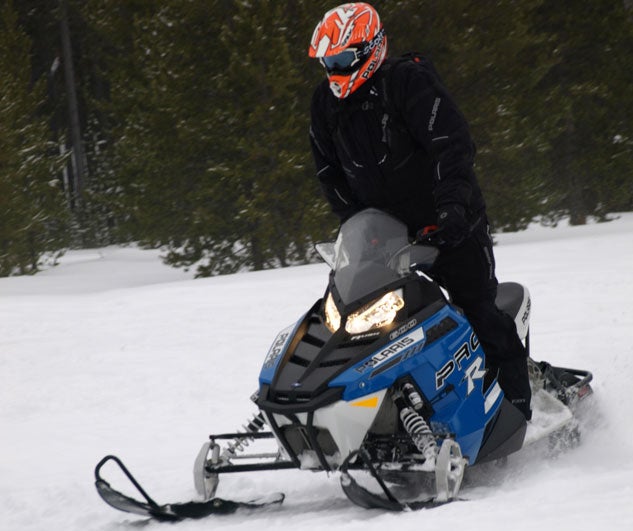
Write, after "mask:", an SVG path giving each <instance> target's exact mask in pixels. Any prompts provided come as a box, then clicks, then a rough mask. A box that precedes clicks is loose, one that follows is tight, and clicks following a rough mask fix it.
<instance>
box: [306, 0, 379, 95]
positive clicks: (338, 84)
mask: <svg viewBox="0 0 633 531" xmlns="http://www.w3.org/2000/svg"><path fill="white" fill-rule="evenodd" d="M308 53H309V55H310V57H316V58H318V59H319V60H320V61H321V64H322V65H323V66H324V67H325V71H326V73H327V77H328V79H329V81H330V89H331V90H332V92H333V93H334V95H335V96H336V97H337V98H341V99H342V98H346V97H347V96H349V95H350V94H351V93H352V92H354V91H355V90H357V89H358V87H360V86H361V85H362V84H363V83H365V81H367V80H368V79H369V78H370V77H371V76H372V75H374V72H376V70H378V67H379V66H380V65H381V64H382V63H383V61H384V60H385V57H386V55H387V36H386V35H385V30H384V28H383V27H382V24H381V22H380V17H379V16H378V12H377V11H376V10H375V9H374V8H373V7H372V6H370V5H369V4H366V3H364V2H353V3H350V4H343V5H340V6H339V7H335V8H334V9H331V10H330V11H328V12H327V13H326V14H325V16H324V17H323V20H321V22H319V24H318V25H317V27H316V28H315V30H314V34H313V35H312V42H311V43H310V49H309V51H308Z"/></svg>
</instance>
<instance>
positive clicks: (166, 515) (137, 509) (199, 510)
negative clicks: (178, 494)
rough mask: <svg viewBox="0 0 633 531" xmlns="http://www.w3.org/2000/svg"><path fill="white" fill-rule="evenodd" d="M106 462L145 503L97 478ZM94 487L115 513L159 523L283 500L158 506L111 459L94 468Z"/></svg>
mask: <svg viewBox="0 0 633 531" xmlns="http://www.w3.org/2000/svg"><path fill="white" fill-rule="evenodd" d="M109 461H112V462H114V463H116V464H117V465H118V466H119V468H120V469H121V471H122V472H123V473H124V474H125V475H126V476H127V478H128V479H129V480H130V482H131V483H132V485H134V487H135V488H136V489H137V490H138V492H139V493H140V494H141V496H142V497H143V498H144V499H145V501H140V500H137V499H134V498H132V497H130V496H126V495H125V494H123V493H121V492H119V491H117V490H115V489H113V488H112V487H111V486H110V484H109V483H108V482H107V481H105V480H104V479H103V478H102V477H101V468H102V467H103V465H105V464H106V463H107V462H109ZM95 486H96V488H97V492H98V493H99V495H100V496H101V498H103V500H104V501H105V502H106V503H107V504H108V505H110V506H111V507H114V508H115V509H118V510H119V511H124V512H127V513H133V514H138V515H141V516H147V517H149V518H154V519H155V520H159V521H163V522H176V521H179V520H185V519H198V518H204V517H206V516H210V515H212V514H231V513H234V512H236V511H237V510H238V509H257V508H262V507H268V506H270V505H278V504H280V503H282V502H283V500H284V497H285V496H284V494H282V493H280V492H279V493H273V494H271V495H268V496H265V497H262V498H257V499H254V500H249V501H235V500H225V499H223V498H213V499H210V500H206V501H202V502H199V501H190V502H185V503H169V504H165V505H159V504H158V503H156V502H155V501H154V500H153V499H152V498H151V497H150V496H149V494H147V492H146V491H145V490H144V489H143V487H141V485H140V484H139V483H138V481H137V480H136V478H135V477H134V476H133V475H132V473H131V472H130V471H129V470H128V469H127V467H126V466H125V465H124V464H123V462H122V461H121V460H120V459H119V458H118V457H116V456H114V455H108V456H106V457H104V458H103V459H102V460H101V461H99V463H98V464H97V466H96V468H95Z"/></svg>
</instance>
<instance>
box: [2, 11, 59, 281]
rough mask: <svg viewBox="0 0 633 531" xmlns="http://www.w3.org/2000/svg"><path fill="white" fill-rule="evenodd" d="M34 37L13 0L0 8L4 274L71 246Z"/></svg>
mask: <svg viewBox="0 0 633 531" xmlns="http://www.w3.org/2000/svg"><path fill="white" fill-rule="evenodd" d="M29 49H30V41H29V39H28V37H27V36H26V34H25V33H24V32H23V31H22V30H21V29H20V27H19V26H18V19H17V14H16V11H15V10H14V9H13V5H12V2H11V1H6V2H3V5H2V6H1V7H0V70H1V71H2V75H1V76H0V276H7V275H12V274H26V273H34V272H36V271H37V270H38V268H39V267H40V265H41V263H42V261H43V260H45V259H46V258H47V257H52V258H54V257H55V256H58V255H59V254H60V253H61V252H62V251H63V249H64V247H65V245H66V243H67V242H66V240H65V236H64V234H65V229H66V228H67V218H66V210H65V199H64V196H63V193H62V189H61V183H60V181H59V179H58V177H57V176H58V175H59V174H60V173H59V172H60V171H61V162H62V161H61V157H59V155H57V153H56V146H55V145H54V144H52V143H51V142H50V140H49V135H50V133H49V129H48V123H47V120H46V117H44V116H41V115H40V112H41V107H42V104H43V102H44V98H45V80H43V79H40V80H39V81H37V82H36V83H35V84H33V83H32V82H31V75H32V70H31V61H30V57H29Z"/></svg>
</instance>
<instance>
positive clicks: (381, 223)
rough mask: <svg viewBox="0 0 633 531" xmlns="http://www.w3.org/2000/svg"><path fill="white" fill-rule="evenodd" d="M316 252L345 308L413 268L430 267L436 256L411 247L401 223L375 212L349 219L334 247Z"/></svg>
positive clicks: (429, 250) (320, 247) (323, 246)
mask: <svg viewBox="0 0 633 531" xmlns="http://www.w3.org/2000/svg"><path fill="white" fill-rule="evenodd" d="M317 250H318V251H319V254H321V256H322V257H323V259H324V260H325V261H326V262H327V263H328V264H329V265H330V267H331V268H332V269H333V270H334V284H335V285H336V288H337V290H338V292H339V294H340V296H341V298H342V299H343V302H344V303H345V304H349V303H351V302H353V301H356V300H358V299H361V298H362V297H365V296H367V295H369V294H370V293H372V292H373V291H376V290H377V289H379V288H381V287H382V286H384V285H386V284H389V283H390V282H393V281H395V280H398V279H399V278H401V277H403V276H405V275H408V274H409V273H410V272H411V266H412V265H413V264H423V263H427V264H431V263H432V262H433V260H434V259H435V256H436V254H437V251H436V250H435V249H434V248H431V247H423V246H418V245H411V243H410V242H409V237H408V233H407V227H406V226H405V225H404V223H402V222H401V221H399V220H397V219H396V218H394V217H392V216H390V215H389V214H386V213H385V212H381V211H380V210H376V209H367V210H363V211H362V212H359V213H358V214H356V215H354V216H352V217H351V218H350V219H348V220H347V221H346V222H345V223H344V224H343V225H341V229H340V231H339V234H338V237H337V239H336V241H335V242H334V243H326V244H319V245H318V246H317Z"/></svg>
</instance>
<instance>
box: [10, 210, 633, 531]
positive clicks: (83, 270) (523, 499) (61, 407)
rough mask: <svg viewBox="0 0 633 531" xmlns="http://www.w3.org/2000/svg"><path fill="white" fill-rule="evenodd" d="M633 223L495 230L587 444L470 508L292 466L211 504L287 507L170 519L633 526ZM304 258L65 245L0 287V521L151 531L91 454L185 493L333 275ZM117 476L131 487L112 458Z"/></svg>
mask: <svg viewBox="0 0 633 531" xmlns="http://www.w3.org/2000/svg"><path fill="white" fill-rule="evenodd" d="M632 234H633V214H622V215H620V216H619V218H618V219H616V220H615V221H612V222H610V223H602V224H592V225H587V226H583V227H568V226H562V225H561V226H559V227H557V228H543V227H531V228H530V229H528V230H527V231H525V232H522V233H516V234H501V235H497V236H496V240H497V242H498V245H497V247H496V257H497V265H498V276H499V277H500V279H501V280H515V281H519V282H522V283H524V284H526V285H527V286H528V287H529V289H530V292H531V294H532V298H533V316H532V329H531V330H532V331H531V339H532V354H533V357H534V358H535V359H537V360H540V359H546V360H548V361H550V362H551V363H554V364H556V365H561V366H569V367H573V368H579V369H587V370H591V371H593V373H594V390H595V399H596V400H595V406H594V407H593V409H592V411H591V414H590V415H588V418H587V419H586V420H585V421H583V428H584V430H583V431H584V438H583V442H582V444H581V446H580V447H579V448H577V449H575V450H572V451H569V452H567V453H564V454H562V455H560V456H559V457H558V458H556V459H554V458H550V457H547V456H546V455H545V454H544V453H543V452H542V450H539V449H538V448H537V447H536V446H534V447H530V448H527V449H525V450H524V451H522V452H520V453H519V454H516V455H515V456H513V457H512V458H511V459H510V460H509V462H508V464H507V466H506V467H504V468H500V467H487V468H485V467H482V468H481V469H479V470H477V469H474V470H473V471H472V473H471V476H470V477H469V478H468V481H466V482H465V485H464V488H463V491H462V495H463V497H464V498H466V499H467V500H468V501H463V502H456V503H453V504H450V505H447V506H443V507H439V508H436V509H433V510H427V511H422V512H410V513H401V514H392V513H385V512H382V511H379V510H371V511H367V510H364V509H362V508H359V507H356V506H354V505H352V504H351V503H350V502H349V501H348V500H347V499H346V498H345V496H344V494H343V493H342V491H341V490H340V488H339V485H338V479H337V478H336V477H335V476H331V477H328V476H326V475H325V474H322V473H319V474H315V473H311V472H302V471H283V472H267V473H261V474H251V475H248V474H244V475H239V476H237V475H236V476H230V477H225V478H223V479H222V481H221V483H220V488H219V490H218V495H219V496H225V497H228V498H234V499H235V498H238V499H248V498H249V497H252V496H256V495H258V494H268V493H270V492H274V491H283V492H285V493H286V495H287V497H286V501H285V502H284V504H283V505H282V506H280V507H276V508H271V509H267V510H265V511H262V512H250V513H249V512H241V513H237V514H234V515H230V516H224V517H209V518H206V519H203V520H199V521H188V522H181V523H179V524H176V525H177V526H178V528H179V529H184V530H198V529H200V530H202V529H209V528H218V527H221V528H223V529H231V530H236V531H238V530H248V531H250V530H260V529H261V528H262V527H263V528H270V529H275V528H279V527H281V526H284V527H286V528H298V527H299V526H301V528H302V529H306V530H309V529H324V528H326V527H332V528H336V529H342V530H346V531H355V530H361V529H362V530H363V531H383V530H384V529H390V528H393V527H395V526H398V528H399V529H400V530H401V531H406V530H416V531H417V530H419V529H442V528H443V529H446V528H456V529H457V528H463V529H466V528H467V529H472V530H479V529H481V530H483V529H485V530H489V531H494V530H503V531H507V530H508V529H511V530H513V531H517V530H526V531H527V530H539V531H542V530H544V529H574V530H575V531H585V530H587V531H588V530H592V531H594V530H596V529H604V528H608V529H609V530H631V529H633V453H632V452H631V449H632V446H633V443H632V441H633V415H632V414H631V400H630V394H631V389H632V386H631V383H630V382H631V378H630V374H631V368H632V366H633V347H632V344H631V339H632V332H633V304H632V303H631V301H633V281H632V280H633V238H632ZM326 280H327V267H326V266H325V265H311V266H303V267H295V268H291V269H283V270H275V271H264V272H256V273H246V274H240V275H233V276H223V277H215V278H211V279H198V280H194V279H192V274H191V273H184V272H182V271H179V270H174V269H171V268H168V267H166V266H164V265H163V264H162V263H161V262H160V260H159V259H158V255H157V253H156V252H153V251H141V250H139V249H136V248H116V247H109V248H105V249H100V250H88V251H77V252H72V253H69V254H68V255H66V256H65V257H63V258H62V260H61V264H60V265H59V266H57V267H55V268H51V269H49V270H47V271H45V272H42V273H41V274H38V275H36V276H34V277H21V278H3V279H0V529H2V530H7V531H13V530H20V531H22V530H47V531H51V530H54V531H56V530H64V531H78V530H82V531H83V530H87V529H89V530H114V529H133V528H136V527H138V526H139V525H142V526H143V527H145V528H147V529H162V528H164V527H162V526H164V525H165V524H159V523H156V522H148V523H146V525H143V523H144V522H143V520H144V519H143V518H142V517H138V516H134V515H129V514H126V513H122V512H118V511H115V510H114V509H111V508H110V507H108V506H107V505H105V504H104V503H103V502H102V501H101V499H100V498H99V497H98V495H97V493H96V491H95V489H94V486H93V470H94V466H95V464H96V463H97V462H98V461H99V459H100V458H101V457H103V456H104V455H106V454H110V453H113V454H116V455H118V456H120V457H121V458H122V459H123V460H124V461H125V462H126V464H127V465H128V466H129V467H130V469H131V470H132V472H133V473H134V474H135V475H136V477H137V478H138V479H139V481H140V482H141V483H142V484H143V485H144V486H145V487H146V488H147V490H148V492H149V493H150V495H151V496H152V497H153V498H154V499H156V500H157V501H158V502H160V503H167V502H175V501H187V500H189V499H193V498H195V496H196V494H195V491H194V488H193V481H192V474H191V469H192V464H193V460H194V458H195V456H196V454H197V452H198V449H199V448H200V446H201V445H202V443H203V442H204V441H205V440H206V438H207V435H208V434H209V433H211V432H216V433H218V432H222V431H233V430H235V429H237V428H239V427H240V426H241V425H242V424H243V423H244V422H245V421H246V420H247V417H248V416H249V415H250V414H251V413H252V412H254V406H253V405H252V403H251V402H250V400H249V397H250V395H251V393H252V392H253V391H254V390H255V389H256V387H257V375H258V373H259V368H260V364H261V362H262V360H263V358H264V356H265V354H266V352H267V351H268V347H269V343H270V342H271V341H272V340H273V339H274V338H275V336H276V334H277V332H278V331H279V330H281V329H282V328H285V327H286V326H288V325H289V324H292V323H293V322H294V321H296V320H297V319H298V318H299V317H300V316H301V315H302V314H303V312H305V311H306V310H307V308H308V307H309V306H310V305H311V304H312V303H313V301H314V300H315V299H316V298H318V297H320V296H321V295H322V293H323V290H324V288H325V285H326ZM104 473H105V474H106V476H107V477H108V479H109V480H110V481H111V483H112V484H113V486H115V487H122V486H123V485H124V483H123V479H122V478H121V477H120V476H119V475H117V474H116V471H115V470H114V469H113V468H106V469H104Z"/></svg>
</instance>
